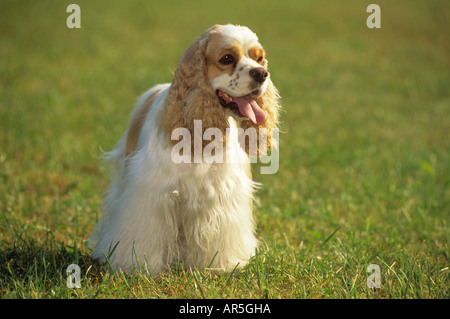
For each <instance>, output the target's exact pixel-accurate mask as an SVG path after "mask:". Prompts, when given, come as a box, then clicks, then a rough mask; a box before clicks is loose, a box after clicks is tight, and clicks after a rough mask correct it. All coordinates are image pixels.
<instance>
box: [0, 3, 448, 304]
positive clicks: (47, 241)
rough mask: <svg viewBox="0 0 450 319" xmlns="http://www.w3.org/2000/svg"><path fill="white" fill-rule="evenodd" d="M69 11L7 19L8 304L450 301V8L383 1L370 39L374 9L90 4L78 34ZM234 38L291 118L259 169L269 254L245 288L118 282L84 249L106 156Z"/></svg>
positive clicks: (0, 65) (2, 293) (1, 62)
mask: <svg viewBox="0 0 450 319" xmlns="http://www.w3.org/2000/svg"><path fill="white" fill-rule="evenodd" d="M70 3H72V2H67V1H15V0H2V1H1V2H0V297H1V298H77V297H79V298H94V297H96V298H203V297H206V298H449V297H450V270H449V266H450V251H449V240H450V229H449V225H448V223H449V221H450V218H449V217H450V202H449V200H450V138H449V137H450V134H449V133H450V60H449V57H450V41H449V32H448V30H450V3H448V2H446V1H409V0H408V1H406V0H405V1H395V2H393V1H386V0H382V1H377V2H376V3H378V4H379V5H380V7H381V26H382V28H381V29H368V28H367V26H366V18H367V16H368V15H369V13H366V7H367V6H368V4H370V3H372V2H369V1H360V0H355V1H332V0H330V1H313V0H311V1H287V0H286V1H283V0H278V1H264V0H262V1H258V2H257V3H255V2H253V1H249V2H243V1H227V2H226V3H221V4H219V3H216V2H214V1H201V2H197V3H195V4H194V3H193V2H188V1H179V2H177V4H175V3H174V2H171V1H162V2H161V1H134V0H133V1H122V2H120V3H118V2H111V1H95V2H94V1H87V0H78V1H76V2H75V3H77V4H78V5H80V7H81V26H82V28H81V29H68V28H67V27H66V19H67V17H68V15H69V13H66V7H67V5H68V4H70ZM229 22H230V23H235V24H241V25H247V26H249V27H250V28H251V29H252V30H253V31H255V32H256V33H257V34H258V36H259V38H260V40H261V42H262V44H263V45H264V46H265V48H266V51H267V56H268V59H269V68H270V71H271V76H272V79H273V81H274V83H275V84H276V85H277V87H278V89H279V90H280V93H281V96H282V105H283V108H284V112H283V114H282V125H281V130H282V132H283V133H282V134H281V135H280V139H281V141H280V168H279V171H278V172H277V173H276V174H274V175H264V176H263V175H260V174H258V172H259V170H257V166H255V167H254V168H255V169H254V177H255V179H256V180H258V181H260V182H262V183H263V185H264V187H263V188H262V189H261V190H260V191H259V192H258V194H257V202H256V205H255V208H256V211H255V214H256V218H257V221H258V229H257V231H258V237H259V238H260V239H261V241H262V242H263V245H262V247H261V249H260V251H259V252H258V254H257V255H256V256H255V258H254V259H252V261H251V262H250V264H249V265H248V266H247V267H246V268H244V269H243V270H240V271H235V272H234V273H232V274H231V275H222V276H218V277H212V276H210V275H209V274H208V273H205V272H201V271H189V270H184V269H179V268H174V269H172V270H171V271H169V272H167V273H165V274H163V275H162V276H161V278H158V279H153V278H146V277H144V276H141V275H133V276H125V275H123V274H116V275H110V274H109V273H108V268H107V267H106V266H103V265H99V264H97V263H95V262H94V261H93V260H91V259H90V257H89V250H88V248H87V247H86V239H87V238H88V237H89V235H90V233H91V232H92V230H93V228H94V226H95V224H96V221H97V220H98V219H99V217H100V216H101V204H102V200H103V192H104V191H105V190H106V187H107V184H108V181H109V178H108V170H107V168H106V167H105V166H104V165H103V164H102V163H101V161H100V159H99V157H100V156H101V154H102V151H103V150H110V149H111V148H112V147H113V146H114V144H115V143H116V141H117V140H118V139H119V138H120V136H121V134H122V133H123V131H124V130H125V129H126V126H127V123H128V120H129V116H130V113H131V111H132V108H133V105H134V102H135V101H136V98H137V97H138V95H140V94H141V93H142V92H143V91H145V90H146V89H147V88H149V87H151V86H153V85H155V84H157V83H162V82H170V81H171V79H172V74H173V72H174V70H175V68H176V65H177V62H178V60H179V58H180V56H181V54H182V53H183V51H184V50H185V48H187V46H188V45H189V44H190V43H191V42H192V41H193V40H194V39H195V38H196V37H197V36H198V35H199V34H201V33H202V32H203V31H204V30H206V29H207V28H209V27H210V26H212V25H214V24H216V23H219V24H225V23H229ZM72 263H75V264H78V265H79V266H80V267H81V288H79V289H69V288H67V286H66V278H67V274H66V268H67V267H68V266H69V265H70V264H72ZM370 264H377V265H379V267H380V271H381V288H380V289H375V290H372V289H369V288H368V287H367V285H366V279H367V277H368V276H369V274H368V273H367V272H366V268H367V266H368V265H370Z"/></svg>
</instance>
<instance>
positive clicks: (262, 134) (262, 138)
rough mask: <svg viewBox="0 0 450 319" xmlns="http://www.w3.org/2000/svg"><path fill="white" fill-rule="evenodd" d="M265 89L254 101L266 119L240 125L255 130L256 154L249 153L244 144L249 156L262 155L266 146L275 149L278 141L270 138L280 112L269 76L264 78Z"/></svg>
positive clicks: (265, 150) (265, 151) (274, 89)
mask: <svg viewBox="0 0 450 319" xmlns="http://www.w3.org/2000/svg"><path fill="white" fill-rule="evenodd" d="M266 81H268V82H267V89H266V91H265V92H264V94H263V95H262V96H261V97H259V98H258V99H256V103H258V105H259V106H260V107H261V109H262V110H263V111H264V113H265V114H266V120H265V121H264V123H261V124H260V125H255V124H253V123H252V122H251V121H245V122H242V124H241V126H242V128H243V129H244V130H246V129H248V128H249V127H253V128H254V129H255V130H256V132H257V137H258V143H257V145H258V148H257V154H250V153H249V149H248V147H247V146H246V152H247V153H248V154H249V155H251V156H255V155H256V156H262V155H264V154H266V153H267V151H268V149H267V146H268V145H269V146H270V147H271V148H273V149H275V148H277V147H278V143H277V142H278V141H277V140H275V139H272V130H273V129H276V128H277V127H278V116H279V112H280V108H281V105H280V101H279V100H280V95H279V93H278V90H277V88H276V87H275V85H273V82H272V80H271V79H270V77H269V78H268V79H267V80H266Z"/></svg>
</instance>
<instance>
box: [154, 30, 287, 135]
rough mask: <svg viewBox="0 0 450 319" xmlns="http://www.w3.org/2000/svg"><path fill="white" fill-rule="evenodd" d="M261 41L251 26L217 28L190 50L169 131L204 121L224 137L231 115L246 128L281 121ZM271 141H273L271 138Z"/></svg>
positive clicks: (171, 103) (167, 121) (174, 93)
mask: <svg viewBox="0 0 450 319" xmlns="http://www.w3.org/2000/svg"><path fill="white" fill-rule="evenodd" d="M267 65H268V62H267V59H266V55H265V51H264V49H263V47H262V45H261V44H260V43H259V42H258V37H257V36H256V34H254V33H253V32H252V31H250V29H248V28H247V27H242V26H235V25H225V26H222V25H216V26H214V27H212V28H210V29H209V30H207V31H206V32H205V33H203V34H202V35H201V36H200V37H198V38H197V39H196V41H195V42H194V43H193V44H191V46H189V48H188V49H187V50H186V51H185V52H184V54H183V56H182V58H181V60H180V62H179V65H178V68H177V69H176V71H175V75H174V79H173V82H172V86H171V89H170V92H169V95H168V99H167V108H168V112H167V113H166V116H165V118H164V119H163V124H164V127H165V128H166V130H168V131H169V132H170V131H172V130H173V129H175V128H178V127H185V128H187V129H189V130H190V131H191V132H193V121H194V120H202V129H203V131H204V130H206V129H208V128H212V127H214V128H218V129H220V130H222V132H223V133H224V135H223V136H225V129H226V128H227V127H229V122H228V117H229V116H231V117H232V118H234V120H235V121H236V122H237V123H239V124H238V125H239V126H240V127H242V128H244V129H247V128H249V127H254V128H256V129H258V128H264V129H266V131H267V132H268V134H270V130H271V129H272V128H275V127H276V126H277V123H278V111H279V108H280V105H279V103H278V99H279V95H278V92H277V90H276V88H275V86H274V85H273V83H272V81H271V79H270V74H269V72H268V69H267ZM269 141H270V139H269Z"/></svg>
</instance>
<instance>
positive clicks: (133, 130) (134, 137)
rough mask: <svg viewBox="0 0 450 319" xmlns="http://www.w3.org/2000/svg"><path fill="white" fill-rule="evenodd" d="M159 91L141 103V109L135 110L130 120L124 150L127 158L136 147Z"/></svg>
mask: <svg viewBox="0 0 450 319" xmlns="http://www.w3.org/2000/svg"><path fill="white" fill-rule="evenodd" d="M160 92H161V90H159V91H156V92H154V93H153V94H152V95H150V96H149V97H148V98H147V100H145V101H144V103H142V105H141V107H140V108H139V109H138V110H137V112H136V114H135V115H134V117H133V118H132V119H131V124H130V129H129V130H128V134H127V143H126V148H125V156H127V157H128V155H130V154H131V153H133V152H134V150H135V149H136V147H137V144H138V140H139V135H140V134H141V130H142V127H143V126H144V121H145V118H146V116H147V114H148V112H150V108H151V106H152V105H153V102H154V101H155V99H156V97H157V96H158V95H159V93H160Z"/></svg>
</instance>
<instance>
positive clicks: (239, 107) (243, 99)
mask: <svg viewBox="0 0 450 319" xmlns="http://www.w3.org/2000/svg"><path fill="white" fill-rule="evenodd" d="M256 93H257V92H256V91H255V92H252V93H250V94H247V95H245V96H239V97H233V96H230V95H228V94H227V93H225V92H223V91H221V90H219V89H217V90H216V95H217V97H218V98H219V101H220V104H221V105H222V106H223V107H225V108H227V109H230V110H231V111H232V112H233V113H234V114H235V115H237V116H240V117H246V118H248V119H249V120H250V121H252V123H253V124H256V125H259V124H262V123H264V121H265V120H266V113H264V111H263V110H262V109H261V107H260V106H259V105H258V103H256V101H255V100H254V99H253V98H252V96H254V95H256Z"/></svg>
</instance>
